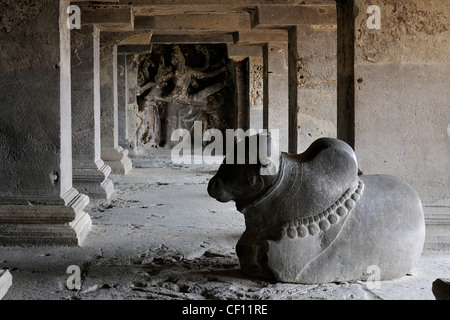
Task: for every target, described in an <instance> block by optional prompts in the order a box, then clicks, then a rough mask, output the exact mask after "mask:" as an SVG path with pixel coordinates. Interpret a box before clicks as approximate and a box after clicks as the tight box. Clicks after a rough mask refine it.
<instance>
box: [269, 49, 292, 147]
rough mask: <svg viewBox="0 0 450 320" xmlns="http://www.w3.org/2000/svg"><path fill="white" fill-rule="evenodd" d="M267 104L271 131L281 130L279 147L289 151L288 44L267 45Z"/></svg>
mask: <svg viewBox="0 0 450 320" xmlns="http://www.w3.org/2000/svg"><path fill="white" fill-rule="evenodd" d="M267 68H268V71H267V82H268V83H267V95H268V97H267V100H268V101H267V103H268V115H267V117H268V123H269V126H268V127H269V129H278V130H279V139H280V140H279V147H280V150H281V151H285V152H287V151H288V144H289V143H288V141H289V129H288V128H289V125H288V124H289V109H288V105H289V95H288V92H289V90H288V88H289V79H288V45H287V43H269V44H268V45H267Z"/></svg>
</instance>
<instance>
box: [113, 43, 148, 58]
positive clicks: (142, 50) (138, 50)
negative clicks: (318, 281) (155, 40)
mask: <svg viewBox="0 0 450 320" xmlns="http://www.w3.org/2000/svg"><path fill="white" fill-rule="evenodd" d="M151 52H152V46H151V45H150V44H147V45H144V44H140V45H125V46H123V45H119V46H117V54H125V55H126V54H146V53H151Z"/></svg>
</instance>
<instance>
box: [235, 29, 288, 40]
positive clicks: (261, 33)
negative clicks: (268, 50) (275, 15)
mask: <svg viewBox="0 0 450 320" xmlns="http://www.w3.org/2000/svg"><path fill="white" fill-rule="evenodd" d="M237 40H238V43H255V44H256V43H258V44H264V43H287V42H288V31H287V30H283V29H273V30H266V29H252V30H243V31H239V33H238V39H237Z"/></svg>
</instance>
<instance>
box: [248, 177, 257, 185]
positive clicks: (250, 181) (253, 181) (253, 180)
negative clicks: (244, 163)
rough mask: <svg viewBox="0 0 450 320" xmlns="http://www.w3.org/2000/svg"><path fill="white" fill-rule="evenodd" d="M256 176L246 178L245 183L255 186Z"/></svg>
mask: <svg viewBox="0 0 450 320" xmlns="http://www.w3.org/2000/svg"><path fill="white" fill-rule="evenodd" d="M256 180H257V179H256V176H247V182H248V183H249V184H250V185H251V186H254V185H255V184H256Z"/></svg>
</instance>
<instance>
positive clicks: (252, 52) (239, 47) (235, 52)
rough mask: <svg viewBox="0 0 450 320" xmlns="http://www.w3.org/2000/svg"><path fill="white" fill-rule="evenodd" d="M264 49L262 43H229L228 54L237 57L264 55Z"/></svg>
mask: <svg viewBox="0 0 450 320" xmlns="http://www.w3.org/2000/svg"><path fill="white" fill-rule="evenodd" d="M262 54H263V51H262V47H261V46H260V45H256V44H255V45H249V44H229V45H228V56H229V57H230V58H235V57H245V58H247V57H262Z"/></svg>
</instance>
